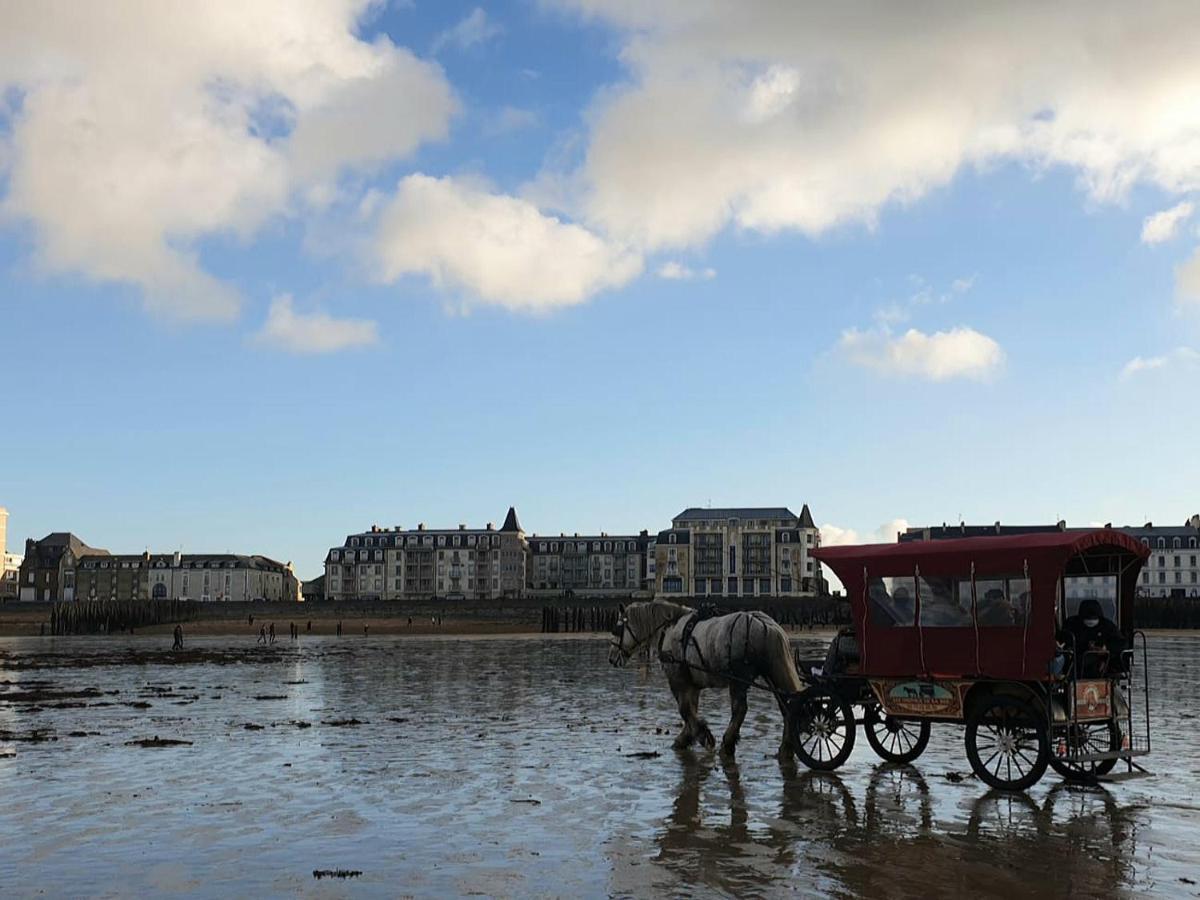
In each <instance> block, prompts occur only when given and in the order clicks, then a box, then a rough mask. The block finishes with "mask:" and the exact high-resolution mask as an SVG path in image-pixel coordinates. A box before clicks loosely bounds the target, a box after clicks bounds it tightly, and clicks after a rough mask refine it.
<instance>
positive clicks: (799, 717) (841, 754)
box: [790, 694, 854, 772]
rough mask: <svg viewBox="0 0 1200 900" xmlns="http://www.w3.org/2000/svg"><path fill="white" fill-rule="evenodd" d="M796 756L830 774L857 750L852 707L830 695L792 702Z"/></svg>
mask: <svg viewBox="0 0 1200 900" xmlns="http://www.w3.org/2000/svg"><path fill="white" fill-rule="evenodd" d="M790 718H791V720H792V737H793V740H794V742H795V747H796V755H797V756H799V757H800V761H801V762H803V763H804V764H805V765H806V766H808V767H809V768H810V769H817V770H818V771H821V772H829V771H832V770H833V769H836V768H837V767H838V766H840V765H841V764H842V763H844V762H845V761H846V760H847V759H848V758H849V757H850V751H851V750H853V749H854V712H853V710H851V708H850V704H848V703H846V702H845V701H844V700H842V699H841V698H839V697H833V696H829V695H819V696H809V695H808V694H806V695H804V696H803V697H802V698H801V699H799V700H796V701H794V702H793V705H792V710H791V714H790Z"/></svg>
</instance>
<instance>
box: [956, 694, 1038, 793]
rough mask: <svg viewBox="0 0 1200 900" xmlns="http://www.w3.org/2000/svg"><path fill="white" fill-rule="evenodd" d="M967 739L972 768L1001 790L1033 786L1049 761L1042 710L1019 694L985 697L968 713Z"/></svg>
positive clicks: (1019, 789) (981, 779) (986, 781)
mask: <svg viewBox="0 0 1200 900" xmlns="http://www.w3.org/2000/svg"><path fill="white" fill-rule="evenodd" d="M966 740H967V759H968V760H970V762H971V769H972V770H973V771H974V772H975V774H976V775H977V776H979V780H980V781H982V782H983V783H984V784H987V785H989V786H990V787H994V788H997V789H999V790H1002V791H1023V790H1026V789H1028V788H1030V787H1032V786H1033V785H1034V784H1036V783H1037V781H1038V779H1039V778H1041V777H1042V775H1044V774H1045V772H1046V765H1047V764H1048V763H1049V762H1050V746H1049V742H1048V741H1047V740H1046V725H1045V722H1044V721H1043V720H1042V716H1041V714H1040V713H1039V712H1038V710H1037V709H1036V708H1035V707H1034V706H1033V704H1031V703H1028V702H1026V701H1024V700H1019V699H1017V698H1016V697H1009V696H1006V695H1004V694H995V695H993V696H990V697H985V698H984V699H983V701H982V702H981V703H979V704H977V705H976V707H975V708H974V709H973V710H972V711H971V714H970V716H968V717H967V737H966Z"/></svg>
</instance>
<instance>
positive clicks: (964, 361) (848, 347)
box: [838, 327, 1004, 381]
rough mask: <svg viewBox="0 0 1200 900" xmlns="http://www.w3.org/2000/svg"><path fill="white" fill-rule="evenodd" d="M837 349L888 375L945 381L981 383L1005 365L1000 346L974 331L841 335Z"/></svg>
mask: <svg viewBox="0 0 1200 900" xmlns="http://www.w3.org/2000/svg"><path fill="white" fill-rule="evenodd" d="M838 349H839V350H840V351H841V353H842V354H843V355H844V356H845V357H846V358H847V359H848V360H849V361H850V362H852V363H854V364H855V365H858V366H863V367H865V368H869V369H874V370H875V371H877V372H882V373H884V374H887V375H902V376H909V377H915V378H924V379H928V380H930V381H946V380H949V379H952V378H970V379H976V380H982V379H986V378H989V377H991V376H992V375H994V374H996V373H997V372H998V371H999V370H1000V369H1001V367H1002V366H1003V365H1004V351H1003V350H1001V349H1000V345H999V344H997V343H996V342H995V341H994V340H992V339H991V338H990V337H988V336H987V335H985V334H980V333H979V332H978V331H976V330H975V329H973V328H966V327H958V328H952V329H950V330H949V331H936V332H934V333H933V334H925V333H924V332H921V331H918V330H917V329H915V328H910V329H909V330H908V331H906V332H904V334H902V335H900V336H898V337H896V336H893V335H892V334H891V333H890V332H888V331H886V330H878V331H859V330H858V329H856V328H851V329H848V330H847V331H844V332H842V337H841V339H840V340H839V341H838Z"/></svg>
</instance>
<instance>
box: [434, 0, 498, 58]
mask: <svg viewBox="0 0 1200 900" xmlns="http://www.w3.org/2000/svg"><path fill="white" fill-rule="evenodd" d="M503 31H504V29H503V28H501V27H500V26H499V25H497V24H495V23H494V22H492V21H490V20H489V19H488V16H487V13H486V12H484V10H483V8H482V7H479V6H477V7H475V8H474V9H473V10H471V11H470V12H469V13H467V15H466V16H465V17H464V18H463V19H461V20H460V21H459V22H458V23H456V24H455V25H454V26H453V27H451V28H447V29H446V30H445V31H443V32H442V33H441V34H439V35H438V36H437V37H436V38H435V39H434V41H433V52H434V53H438V52H440V51H441V50H443V49H444V48H446V47H455V48H457V49H459V50H467V49H469V48H470V47H474V46H477V45H479V44H484V43H487V42H488V41H490V40H491V39H492V38H494V37H497V36H498V35H500V34H502V33H503Z"/></svg>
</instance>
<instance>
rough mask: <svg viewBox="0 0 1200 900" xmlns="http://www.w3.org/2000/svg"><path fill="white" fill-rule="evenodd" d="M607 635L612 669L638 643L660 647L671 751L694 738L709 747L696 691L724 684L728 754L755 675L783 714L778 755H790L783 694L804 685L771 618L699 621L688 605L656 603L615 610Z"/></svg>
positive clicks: (752, 615) (746, 615)
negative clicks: (674, 722) (669, 699)
mask: <svg viewBox="0 0 1200 900" xmlns="http://www.w3.org/2000/svg"><path fill="white" fill-rule="evenodd" d="M612 634H613V636H612V639H611V640H610V641H609V644H610V649H609V653H608V661H609V663H611V664H612V665H614V666H623V665H625V664H626V663H627V662H628V661H629V659H630V657H632V656H633V655H634V654H636V653H637V652H638V651H639V650H640V649H641V648H643V647H657V648H658V654H659V658H660V660H661V661H662V666H663V670H664V671H665V672H666V675H667V683H668V684H670V686H671V693H672V694H673V695H674V696H675V702H676V704H677V705H678V706H679V715H680V717H681V718H682V719H683V728H682V730H681V731H680V732H679V735H678V736H677V737H676V738H675V744H674V746H675V748H676V749H677V750H682V749H684V748H686V747H688V746H690V745H691V744H692V743H693V742H696V741H699V742H700V743H701V744H703V745H704V746H705V747H709V748H711V747H713V746H715V744H716V741H715V739H714V738H713V734H712V732H711V731H710V730H709V728H708V724H707V723H706V722H705V721H704V720H703V719H702V718H700V709H699V707H700V691H702V690H704V689H706V688H727V689H728V690H729V703H730V707H731V712H732V714H731V716H730V719H729V725H728V726H727V727H726V729H725V734H724V736H723V737H722V739H721V752H722V753H723V754H726V755H729V756H732V755H733V754H734V752H735V751H736V749H737V742H738V737H739V735H740V733H741V728H742V722H743V720H744V719H745V718H746V708H747V703H746V693H747V691H748V690H749V686H750V683H751V682H753V681H755V680H758V679H761V681H763V682H765V683H766V685H767V686H768V687H770V688H772V689H773V690H774V691H775V694H776V700H777V701H778V703H779V710H780V712H781V713H782V714H783V717H784V729H783V740H782V742H781V743H780V746H779V758H780V759H782V760H790V759H791V758H792V754H793V752H794V749H793V748H794V741H793V738H792V735H791V728H790V727H789V721H788V708H787V704H786V703H785V701H784V699H783V697H782V696H781V695H784V694H798V693H801V692H802V691H804V689H805V686H804V683H803V682H802V681H801V680H800V675H799V673H798V672H797V671H796V664H795V662H794V661H793V659H792V647H791V643H790V642H789V641H788V637H787V634H786V633H785V632H784V630H783V629H782V628H781V627H780V626H779V624H778V623H777V622H776V621H775V620H774V619H772V618H771V617H770V616H768V615H766V614H765V613H761V612H735V613H730V614H728V615H723V616H714V617H712V618H699V617H698V616H697V612H696V610H694V609H693V608H692V607H690V606H681V605H680V604H678V603H668V602H666V601H662V600H656V601H654V602H652V603H631V604H630V605H629V606H627V607H626V606H623V607H621V615H620V618H619V620H618V622H617V626H616V627H615V628H614V629H613V632H612Z"/></svg>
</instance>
